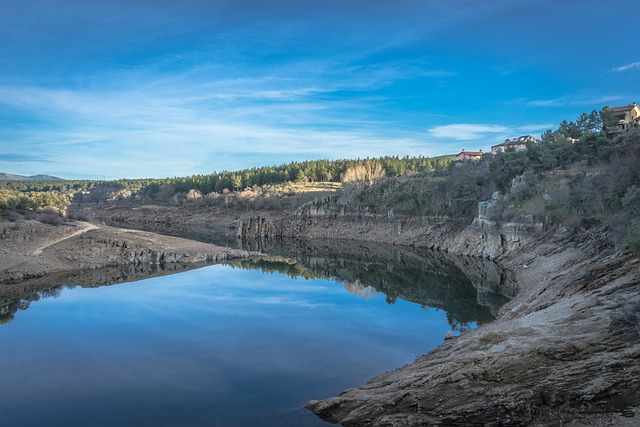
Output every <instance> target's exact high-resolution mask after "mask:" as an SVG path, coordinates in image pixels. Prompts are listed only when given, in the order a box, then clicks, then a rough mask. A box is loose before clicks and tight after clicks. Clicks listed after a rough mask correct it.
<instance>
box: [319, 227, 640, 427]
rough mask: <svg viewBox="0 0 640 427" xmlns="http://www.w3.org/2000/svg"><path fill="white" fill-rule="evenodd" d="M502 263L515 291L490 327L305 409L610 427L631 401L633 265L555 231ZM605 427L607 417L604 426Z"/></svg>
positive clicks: (356, 417) (635, 389) (339, 414)
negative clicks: (598, 417) (517, 290)
mask: <svg viewBox="0 0 640 427" xmlns="http://www.w3.org/2000/svg"><path fill="white" fill-rule="evenodd" d="M502 262H503V263H504V264H505V265H507V266H508V267H510V268H511V269H512V270H513V271H515V272H516V274H517V279H518V283H519V285H520V293H519V294H518V296H517V297H516V298H515V299H513V300H512V301H511V302H510V303H508V304H507V305H505V306H504V307H503V308H502V309H501V312H500V316H499V318H498V319H497V320H496V321H495V322H492V323H490V324H487V325H484V326H483V327H481V328H479V329H477V330H473V331H469V332H466V333H464V334H462V335H460V336H458V337H455V338H452V339H449V340H447V341H445V343H444V344H442V345H441V346H440V347H438V348H436V349H435V350H434V351H432V352H431V353H430V354H428V355H426V356H423V357H421V358H419V359H418V360H416V362H414V363H413V364H411V365H408V366H406V367H403V368H401V369H398V370H396V371H393V372H389V373H387V374H384V375H381V376H379V377H377V378H375V379H373V380H371V381H370V382H369V383H368V384H367V385H365V386H362V387H360V388H357V389H352V390H347V391H346V392H344V393H343V394H341V395H340V396H339V397H333V398H330V399H326V400H323V401H312V402H309V404H308V406H307V407H308V408H309V409H311V410H312V411H314V412H315V413H317V414H318V415H319V416H321V417H322V418H323V419H325V420H328V421H331V422H335V423H340V424H342V425H345V426H426V425H429V426H431V425H433V426H523V425H537V426H547V425H558V426H560V425H574V426H578V425H605V422H602V423H601V422H599V421H597V422H595V423H594V421H593V414H595V413H599V414H603V413H609V414H613V415H611V416H610V417H613V418H615V420H616V423H618V424H619V425H634V424H633V421H635V420H632V421H631V423H630V424H628V423H624V420H625V419H626V417H633V416H634V415H635V412H634V407H636V406H637V405H638V404H639V403H640V365H639V364H638V363H637V361H638V360H640V337H639V335H638V331H637V330H636V325H635V324H634V323H631V322H629V321H628V319H629V317H630V316H629V314H630V313H633V312H637V311H638V310H640V297H639V296H638V289H639V288H638V287H639V286H640V260H639V259H638V258H634V257H630V256H620V254H617V253H615V251H614V250H613V249H612V248H611V247H610V246H609V245H608V244H607V243H606V241H604V240H603V239H602V238H601V236H599V235H598V233H595V234H592V235H588V236H585V235H581V234H573V233H570V232H568V231H566V230H558V231H557V232H556V233H555V234H551V235H547V236H545V237H544V238H543V239H541V240H540V241H538V242H536V243H535V244H530V245H527V246H524V247H523V248H522V249H521V250H520V251H519V253H518V256H517V257H511V258H509V257H507V258H503V260H502ZM607 419H609V420H610V418H607Z"/></svg>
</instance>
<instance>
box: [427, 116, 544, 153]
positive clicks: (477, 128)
mask: <svg viewBox="0 0 640 427" xmlns="http://www.w3.org/2000/svg"><path fill="white" fill-rule="evenodd" d="M551 127H553V125H551V124H548V123H540V124H524V125H497V124H471V123H458V124H452V125H445V126H435V127H432V128H431V129H429V134H430V135H431V136H433V137H435V138H440V139H444V140H450V141H476V142H479V143H480V144H483V145H493V144H495V143H497V142H500V141H501V140H502V139H505V138H513V137H517V136H521V135H532V136H535V137H538V135H539V134H540V133H542V132H543V131H544V130H546V129H549V128H551ZM450 146H451V147H452V148H455V146H454V145H453V144H450ZM457 148H459V147H457ZM485 148H486V147H485ZM450 151H451V152H452V150H450ZM453 151H455V150H453Z"/></svg>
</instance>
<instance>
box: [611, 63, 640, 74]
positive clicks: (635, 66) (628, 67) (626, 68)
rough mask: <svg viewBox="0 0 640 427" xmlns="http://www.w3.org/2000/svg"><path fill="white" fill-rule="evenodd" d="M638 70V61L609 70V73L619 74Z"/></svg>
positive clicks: (639, 64)
mask: <svg viewBox="0 0 640 427" xmlns="http://www.w3.org/2000/svg"><path fill="white" fill-rule="evenodd" d="M637 69H640V61H638V62H632V63H630V64H626V65H622V66H620V67H615V68H612V69H610V70H609V72H610V73H621V72H624V71H629V70H637Z"/></svg>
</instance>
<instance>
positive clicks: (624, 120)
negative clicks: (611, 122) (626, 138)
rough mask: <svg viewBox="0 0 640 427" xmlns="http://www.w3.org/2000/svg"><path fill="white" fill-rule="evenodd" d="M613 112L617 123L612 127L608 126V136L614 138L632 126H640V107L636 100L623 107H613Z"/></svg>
mask: <svg viewBox="0 0 640 427" xmlns="http://www.w3.org/2000/svg"><path fill="white" fill-rule="evenodd" d="M611 112H612V113H613V116H614V118H615V119H616V120H617V124H616V125H615V126H614V127H612V128H609V127H607V129H606V132H607V136H608V137H610V138H612V137H614V136H616V135H617V134H620V133H624V132H626V131H628V130H630V129H632V128H637V127H640V107H638V105H637V104H636V103H635V102H634V103H632V104H629V105H625V106H622V107H613V108H612V109H611Z"/></svg>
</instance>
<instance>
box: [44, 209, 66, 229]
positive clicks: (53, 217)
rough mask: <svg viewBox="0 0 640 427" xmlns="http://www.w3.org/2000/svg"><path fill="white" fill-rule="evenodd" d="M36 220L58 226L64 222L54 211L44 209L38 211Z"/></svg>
mask: <svg viewBox="0 0 640 427" xmlns="http://www.w3.org/2000/svg"><path fill="white" fill-rule="evenodd" d="M38 220H39V221H40V222H41V223H43V224H51V225H55V226H58V225H60V224H62V223H63V222H64V219H63V218H62V217H61V216H60V214H58V213H57V212H55V211H52V210H45V211H43V212H41V213H40V215H39V216H38Z"/></svg>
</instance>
